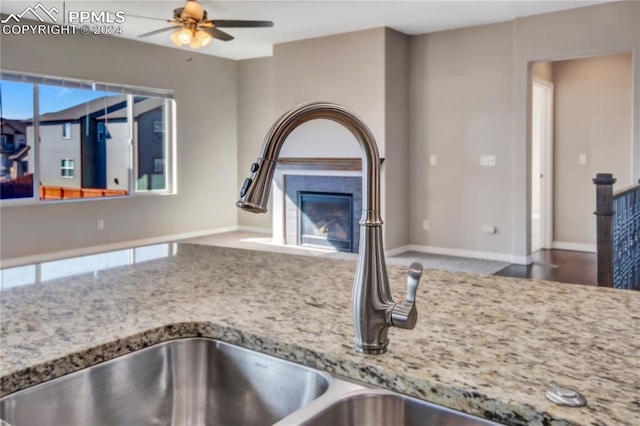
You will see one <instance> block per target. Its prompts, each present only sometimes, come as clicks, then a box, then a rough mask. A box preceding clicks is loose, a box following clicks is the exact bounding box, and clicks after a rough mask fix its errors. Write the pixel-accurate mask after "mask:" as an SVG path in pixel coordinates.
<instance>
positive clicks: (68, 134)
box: [62, 123, 71, 139]
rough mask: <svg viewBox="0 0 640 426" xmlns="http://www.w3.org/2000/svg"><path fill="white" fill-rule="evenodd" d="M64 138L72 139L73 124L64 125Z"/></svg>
mask: <svg viewBox="0 0 640 426" xmlns="http://www.w3.org/2000/svg"><path fill="white" fill-rule="evenodd" d="M62 138H63V139H71V123H64V124H63V125H62Z"/></svg>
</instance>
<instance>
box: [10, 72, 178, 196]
mask: <svg viewBox="0 0 640 426" xmlns="http://www.w3.org/2000/svg"><path fill="white" fill-rule="evenodd" d="M0 84H1V86H0V96H2V101H3V108H2V113H3V116H2V130H3V132H2V136H3V140H6V141H7V143H8V142H12V143H13V142H16V149H19V148H18V146H17V144H19V143H20V141H22V145H24V147H23V148H24V149H23V150H22V152H20V155H19V157H15V155H14V157H15V158H16V160H15V161H13V162H12V160H10V159H9V156H6V157H7V158H4V157H5V155H4V154H5V152H3V158H2V161H1V162H0V166H1V168H2V170H0V180H1V181H2V183H3V186H2V196H1V198H2V199H7V198H35V197H37V194H40V200H41V201H43V202H44V201H48V200H60V199H69V198H82V199H87V198H89V199H90V198H96V197H111V196H129V195H133V194H135V193H137V192H146V193H149V192H150V193H171V192H172V190H173V188H175V186H174V185H173V181H172V179H174V176H173V173H172V172H173V170H174V168H173V166H172V162H173V141H172V138H171V135H173V134H175V131H174V130H173V126H174V121H173V120H174V118H173V117H174V116H175V114H174V113H173V109H174V107H175V104H174V101H173V94H172V92H170V91H166V90H159V89H146V88H140V87H130V86H119V85H113V84H108V83H96V82H90V81H83V80H75V79H65V78H59V77H48V76H47V77H44V76H39V75H34V74H25V73H16V72H10V71H0ZM5 123H9V124H11V126H12V127H11V129H10V130H11V132H13V133H11V136H10V135H9V134H8V133H7V135H5V128H7V129H9V127H8V126H5ZM13 134H15V135H16V136H15V137H14V136H13ZM5 136H7V137H5ZM36 140H38V141H39V143H38V144H34V141H36ZM62 141H64V143H61V142H62ZM105 142H108V143H105ZM14 151H15V150H14ZM12 154H13V153H12ZM132 161H133V163H132ZM14 163H15V164H14ZM35 164H37V169H36V170H34V165H35ZM16 175H17V176H18V179H19V182H20V185H17V184H16V183H12V186H13V189H11V190H9V189H7V188H8V186H7V185H5V183H6V182H9V181H10V180H11V176H13V177H14V179H15V177H16ZM5 181H6V182H5ZM25 191H26V192H25Z"/></svg>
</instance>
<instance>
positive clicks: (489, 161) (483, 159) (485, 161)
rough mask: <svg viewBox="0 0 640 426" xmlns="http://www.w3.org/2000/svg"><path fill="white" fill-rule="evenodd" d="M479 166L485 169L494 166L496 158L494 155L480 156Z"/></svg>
mask: <svg viewBox="0 0 640 426" xmlns="http://www.w3.org/2000/svg"><path fill="white" fill-rule="evenodd" d="M480 165H481V166H486V167H493V166H495V165H496V156H495V155H481V156H480Z"/></svg>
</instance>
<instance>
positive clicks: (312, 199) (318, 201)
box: [298, 191, 353, 252]
mask: <svg viewBox="0 0 640 426" xmlns="http://www.w3.org/2000/svg"><path fill="white" fill-rule="evenodd" d="M298 208H299V211H300V214H299V215H298V244H299V245H304V246H315V247H325V248H326V247H328V248H333V249H335V250H337V251H346V252H351V251H353V228H352V226H353V220H352V217H353V196H352V195H351V194H340V193H326V192H311V191H299V192H298Z"/></svg>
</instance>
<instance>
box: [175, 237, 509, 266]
mask: <svg viewBox="0 0 640 426" xmlns="http://www.w3.org/2000/svg"><path fill="white" fill-rule="evenodd" d="M184 242H189V243H194V244H205V245H214V246H223V247H233V248H240V249H248V250H262V251H270V252H275V253H284V254H298V255H303V256H318V257H328V258H337V259H351V260H355V259H356V258H357V254H356V253H341V252H336V251H327V250H319V249H309V248H302V247H297V246H283V245H278V244H273V243H272V241H271V237H270V236H265V235H264V234H258V233H255V232H246V231H233V232H228V233H223V234H215V235H209V236H206V237H199V238H191V239H188V240H185V241H184ZM386 261H387V264H389V265H401V266H409V265H410V264H411V263H412V262H420V263H422V266H423V267H424V268H425V269H440V270H443V271H451V272H466V273H469V274H484V275H492V274H495V273H496V272H498V271H500V270H502V269H504V268H506V267H507V266H509V265H510V264H509V263H508V262H499V261H495V260H484V259H471V258H467V257H456V256H443V255H440V254H428V253H422V252H417V251H408V252H405V253H402V254H399V255H395V256H387V258H386Z"/></svg>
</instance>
